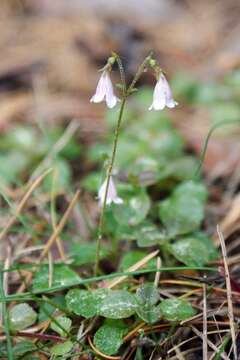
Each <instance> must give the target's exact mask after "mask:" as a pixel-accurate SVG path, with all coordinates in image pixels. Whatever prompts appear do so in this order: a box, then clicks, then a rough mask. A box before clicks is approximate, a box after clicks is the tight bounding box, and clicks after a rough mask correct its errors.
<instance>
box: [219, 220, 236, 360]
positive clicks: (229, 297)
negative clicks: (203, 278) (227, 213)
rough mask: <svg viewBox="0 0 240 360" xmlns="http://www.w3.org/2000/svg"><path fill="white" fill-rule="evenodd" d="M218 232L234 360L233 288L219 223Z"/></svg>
mask: <svg viewBox="0 0 240 360" xmlns="http://www.w3.org/2000/svg"><path fill="white" fill-rule="evenodd" d="M217 233H218V236H219V240H220V243H221V248H222V255H223V263H224V269H225V279H226V288H227V302H228V317H229V322H230V330H231V337H232V344H233V355H234V360H237V345H236V333H235V326H234V315H233V304H232V289H231V282H230V273H229V269H228V262H227V251H226V246H225V242H224V238H223V234H222V232H221V230H220V227H219V226H218V225H217Z"/></svg>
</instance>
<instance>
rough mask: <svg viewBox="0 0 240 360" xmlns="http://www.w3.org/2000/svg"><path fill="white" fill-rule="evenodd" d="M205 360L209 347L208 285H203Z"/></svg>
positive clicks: (206, 359)
mask: <svg viewBox="0 0 240 360" xmlns="http://www.w3.org/2000/svg"><path fill="white" fill-rule="evenodd" d="M202 287H203V360H208V345H207V340H208V338H207V294H206V284H203V286H202Z"/></svg>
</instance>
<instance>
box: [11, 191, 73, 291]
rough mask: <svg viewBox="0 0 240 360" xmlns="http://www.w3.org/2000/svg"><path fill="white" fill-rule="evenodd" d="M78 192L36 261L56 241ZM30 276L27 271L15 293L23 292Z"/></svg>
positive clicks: (45, 253) (40, 259) (44, 254)
mask: <svg viewBox="0 0 240 360" xmlns="http://www.w3.org/2000/svg"><path fill="white" fill-rule="evenodd" d="M79 194H80V190H78V191H77V192H76V193H75V195H74V197H73V199H72V201H71V203H70V204H69V206H68V208H67V210H66V211H65V213H64V215H63V217H62V219H61V220H60V222H59V224H58V225H57V227H56V229H55V230H54V232H53V234H52V236H51V237H50V238H49V240H48V242H47V243H46V245H45V247H44V250H43V251H42V253H41V255H40V258H39V260H38V263H40V262H41V261H42V260H43V259H44V257H45V256H46V255H47V254H48V252H49V250H50V249H51V247H52V245H53V243H54V242H55V241H56V239H57V237H58V236H59V234H60V233H61V231H62V230H63V228H64V226H65V224H66V222H67V220H68V218H69V215H70V213H71V212H72V210H73V208H74V206H75V205H76V202H77V200H78V197H79ZM32 276H33V274H32V273H29V274H28V276H27V277H26V279H25V282H24V283H23V284H22V285H21V286H20V287H19V288H18V290H17V293H18V294H19V293H21V292H23V291H24V290H25V289H26V286H27V285H28V284H29V282H30V281H31V279H32Z"/></svg>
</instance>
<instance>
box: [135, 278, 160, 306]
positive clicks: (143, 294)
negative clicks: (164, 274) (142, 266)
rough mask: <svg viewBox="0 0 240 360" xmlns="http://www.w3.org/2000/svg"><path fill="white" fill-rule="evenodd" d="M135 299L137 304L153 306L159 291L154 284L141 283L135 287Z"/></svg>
mask: <svg viewBox="0 0 240 360" xmlns="http://www.w3.org/2000/svg"><path fill="white" fill-rule="evenodd" d="M136 299H137V302H138V304H139V305H142V306H153V305H155V304H156V303H157V302H158V300H159V292H158V289H157V288H156V286H154V284H150V283H148V284H143V285H141V286H139V287H138V288H137V291H136Z"/></svg>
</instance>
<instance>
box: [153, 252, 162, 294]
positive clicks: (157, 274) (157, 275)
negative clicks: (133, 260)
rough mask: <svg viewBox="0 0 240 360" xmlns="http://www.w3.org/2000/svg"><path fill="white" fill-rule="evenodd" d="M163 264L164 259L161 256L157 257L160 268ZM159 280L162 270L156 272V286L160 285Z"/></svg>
mask: <svg viewBox="0 0 240 360" xmlns="http://www.w3.org/2000/svg"><path fill="white" fill-rule="evenodd" d="M161 266H162V260H161V258H160V256H158V257H157V269H158V270H159V269H160V268H161ZM159 280H160V271H157V272H156V275H155V279H154V286H155V287H156V288H157V287H158V283H159Z"/></svg>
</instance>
